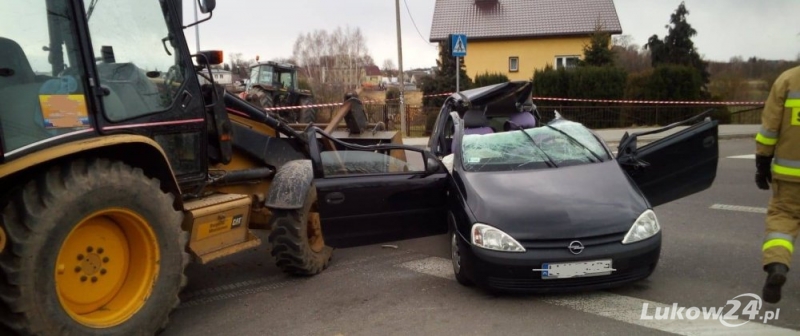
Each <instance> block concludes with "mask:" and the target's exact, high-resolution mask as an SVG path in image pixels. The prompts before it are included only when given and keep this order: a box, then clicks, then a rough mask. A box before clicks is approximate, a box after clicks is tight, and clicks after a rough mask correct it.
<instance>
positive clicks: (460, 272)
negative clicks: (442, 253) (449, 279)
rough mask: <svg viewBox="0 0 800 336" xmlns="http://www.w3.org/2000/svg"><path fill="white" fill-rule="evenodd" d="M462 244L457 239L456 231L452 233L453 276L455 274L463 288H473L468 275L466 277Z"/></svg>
mask: <svg viewBox="0 0 800 336" xmlns="http://www.w3.org/2000/svg"><path fill="white" fill-rule="evenodd" d="M461 248H462V247H461V243H460V242H459V239H458V237H457V233H456V231H455V230H452V231H451V232H450V258H451V260H452V261H453V274H455V277H456V281H458V283H459V284H461V285H463V286H472V281H470V280H469V279H468V278H467V277H466V275H464V268H463V267H462V265H463V254H462V253H461Z"/></svg>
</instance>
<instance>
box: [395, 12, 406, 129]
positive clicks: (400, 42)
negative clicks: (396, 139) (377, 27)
mask: <svg viewBox="0 0 800 336" xmlns="http://www.w3.org/2000/svg"><path fill="white" fill-rule="evenodd" d="M394 9H395V14H396V16H397V60H398V63H399V64H398V67H399V69H400V73H399V74H398V78H397V81H398V82H399V84H400V132H402V133H403V136H405V135H407V134H408V130H407V129H406V106H405V105H406V104H405V102H404V100H405V97H404V96H405V91H406V83H405V82H404V81H403V40H402V39H401V38H400V0H395V1H394Z"/></svg>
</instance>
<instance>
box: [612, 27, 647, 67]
mask: <svg viewBox="0 0 800 336" xmlns="http://www.w3.org/2000/svg"><path fill="white" fill-rule="evenodd" d="M612 43H613V45H612V47H611V48H612V50H613V51H614V64H616V65H617V66H619V67H622V68H623V69H625V70H626V71H628V73H635V72H641V71H645V70H648V69H651V68H652V65H651V63H652V62H651V61H650V51H649V50H646V49H644V48H642V47H641V46H639V45H638V44H636V43H634V41H633V37H632V36H630V35H620V36H614V37H613V38H612Z"/></svg>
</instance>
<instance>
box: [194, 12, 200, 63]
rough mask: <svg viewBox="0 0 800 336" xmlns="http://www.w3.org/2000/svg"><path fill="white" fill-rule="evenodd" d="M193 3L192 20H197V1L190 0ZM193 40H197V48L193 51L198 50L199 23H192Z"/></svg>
mask: <svg viewBox="0 0 800 336" xmlns="http://www.w3.org/2000/svg"><path fill="white" fill-rule="evenodd" d="M192 3H193V4H194V22H197V21H199V20H198V19H197V1H192ZM194 40H195V42H197V50H195V51H194V52H196V53H198V52H200V25H194Z"/></svg>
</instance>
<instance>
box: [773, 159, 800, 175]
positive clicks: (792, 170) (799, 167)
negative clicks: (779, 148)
mask: <svg viewBox="0 0 800 336" xmlns="http://www.w3.org/2000/svg"><path fill="white" fill-rule="evenodd" d="M772 171H774V172H775V173H778V174H782V175H790V176H800V161H797V160H787V159H781V158H775V162H774V163H773V164H772Z"/></svg>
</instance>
